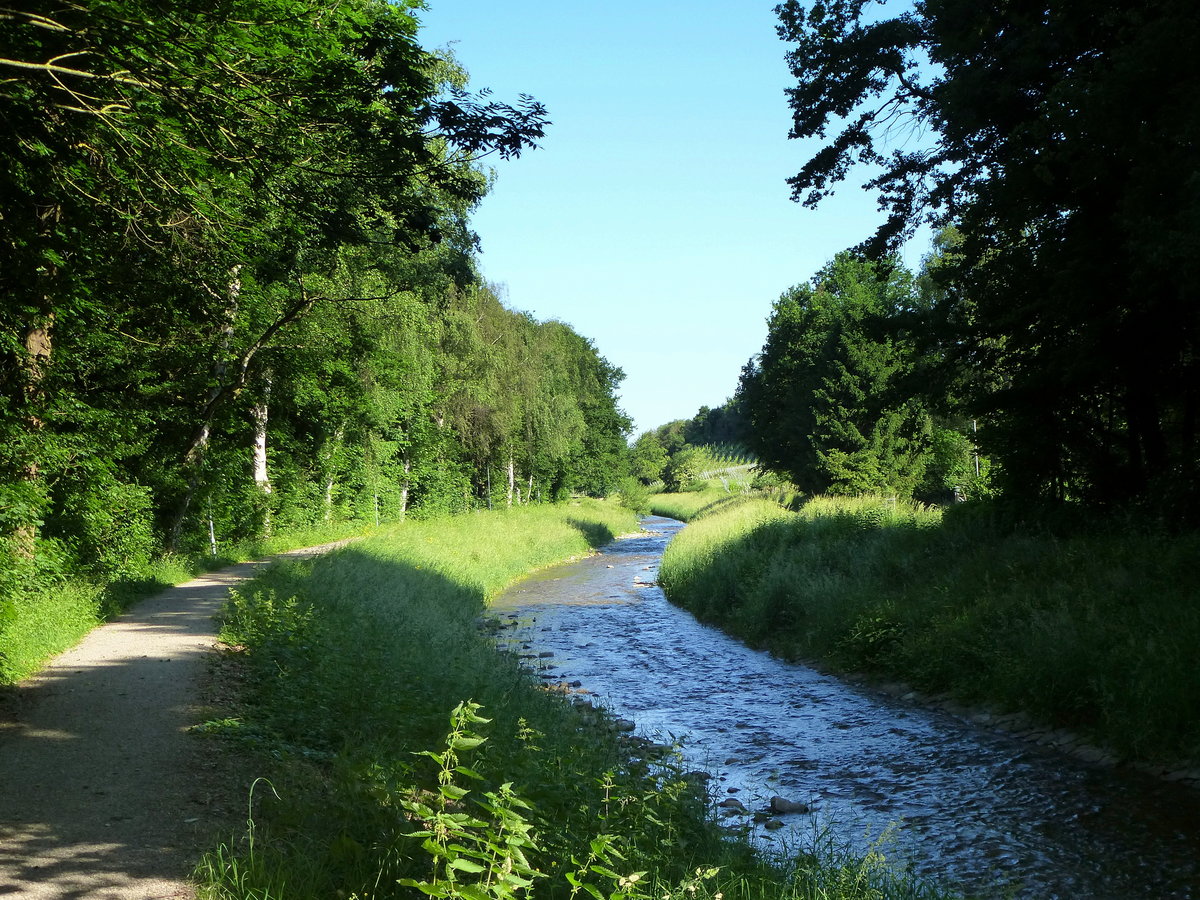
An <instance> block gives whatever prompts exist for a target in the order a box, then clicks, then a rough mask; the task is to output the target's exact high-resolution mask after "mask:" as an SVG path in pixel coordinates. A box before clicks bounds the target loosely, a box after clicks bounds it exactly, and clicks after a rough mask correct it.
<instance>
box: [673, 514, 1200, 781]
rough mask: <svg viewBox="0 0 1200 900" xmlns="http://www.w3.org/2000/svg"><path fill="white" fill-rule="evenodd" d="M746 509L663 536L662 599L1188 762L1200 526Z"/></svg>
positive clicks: (1194, 707)
mask: <svg viewBox="0 0 1200 900" xmlns="http://www.w3.org/2000/svg"><path fill="white" fill-rule="evenodd" d="M760 504H764V501H758V502H757V503H756V504H754V505H753V506H750V505H747V506H745V507H738V508H730V509H726V508H715V509H714V511H713V512H712V514H711V515H710V516H708V517H706V518H703V519H700V520H699V521H697V522H695V523H694V524H692V525H690V526H689V527H688V528H687V529H685V530H684V531H683V532H682V533H681V534H680V535H679V536H678V537H677V538H676V539H675V541H673V542H672V544H671V546H670V547H669V548H668V550H667V553H666V555H665V557H664V559H663V564H662V569H661V572H660V576H659V577H660V580H661V582H662V583H663V586H664V588H665V590H666V591H667V594H668V596H670V597H671V599H672V600H674V601H675V602H677V603H680V604H682V605H684V606H686V607H687V608H689V609H691V610H693V611H694V612H695V613H696V614H697V615H698V616H700V617H702V618H705V619H707V620H709V621H712V622H715V623H717V624H719V625H721V627H723V628H726V629H728V630H730V631H731V632H733V633H735V634H737V635H739V636H741V637H743V638H744V639H746V640H747V641H749V642H751V643H754V644H756V645H759V646H763V647H767V648H769V649H771V650H773V651H775V652H777V653H780V654H782V655H785V656H788V657H792V658H803V659H809V660H818V661H822V662H824V663H826V664H828V665H830V666H833V667H835V668H841V669H853V670H860V671H861V670H866V671H869V672H874V673H876V674H878V675H880V676H884V677H888V678H899V679H902V680H905V681H908V682H910V683H912V684H914V685H915V686H917V687H919V688H922V689H924V690H927V691H934V692H950V693H952V694H954V695H955V696H957V697H959V698H961V699H963V700H966V701H968V702H972V703H982V704H986V705H989V706H993V707H995V708H997V709H1000V710H1005V711H1018V710H1019V711H1023V712H1026V713H1030V714H1032V715H1033V716H1034V717H1035V718H1036V719H1040V720H1041V721H1043V722H1046V723H1048V724H1052V725H1055V726H1065V727H1069V728H1072V729H1075V730H1077V731H1079V732H1082V733H1084V734H1085V735H1088V736H1089V737H1091V738H1092V739H1094V740H1096V741H1098V742H1100V743H1103V744H1106V745H1108V746H1109V747H1111V748H1112V749H1114V750H1116V751H1117V752H1118V753H1120V754H1123V755H1126V756H1128V757H1131V758H1134V759H1162V760H1164V761H1189V762H1191V763H1196V762H1198V761H1200V667H1197V666H1196V665H1195V658H1196V657H1195V648H1196V647H1197V646H1200V590H1198V588H1197V582H1196V579H1195V576H1194V573H1193V571H1192V570H1193V567H1194V564H1195V560H1196V559H1200V535H1197V534H1186V535H1167V534H1159V533H1152V532H1136V531H1132V530H1117V529H1113V530H1093V531H1090V532H1087V531H1079V530H1074V531H1068V532H1066V533H1060V534H1055V533H1050V532H1045V531H1043V532H1037V531H1033V530H1031V529H1030V528H1029V527H1026V528H1025V529H1023V530H1015V531H1014V530H1012V529H1009V528H1005V527H1001V526H1000V525H998V524H997V523H996V522H994V521H993V520H991V519H990V518H989V517H988V516H987V515H981V514H979V512H978V511H973V510H972V509H970V508H958V509H954V510H951V511H950V512H948V513H947V514H946V515H945V516H943V515H942V514H941V513H939V512H938V511H937V510H934V509H928V508H925V507H922V506H920V505H915V504H909V503H904V502H902V501H901V502H895V501H886V500H871V499H840V498H839V499H832V498H818V499H814V500H811V501H809V502H808V503H806V504H805V505H804V506H803V507H801V508H800V510H799V512H796V513H789V512H784V511H782V510H780V509H777V510H775V511H771V510H770V509H769V508H768V507H767V506H766V505H760Z"/></svg>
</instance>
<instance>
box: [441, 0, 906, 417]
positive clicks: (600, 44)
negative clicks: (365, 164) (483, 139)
mask: <svg viewBox="0 0 1200 900" xmlns="http://www.w3.org/2000/svg"><path fill="white" fill-rule="evenodd" d="M427 2H428V6H429V8H428V9H427V10H425V11H424V12H422V13H420V14H419V18H420V19H421V20H422V22H423V25H424V28H423V37H422V43H423V44H424V46H426V47H429V48H436V47H443V46H446V45H450V46H451V47H452V49H453V51H454V53H455V54H456V55H457V56H458V58H459V60H460V62H462V63H463V65H464V66H465V67H466V68H467V70H468V71H469V72H470V74H471V86H472V88H482V87H489V88H491V89H493V91H494V93H495V96H496V98H497V99H515V98H516V95H517V94H518V93H527V94H532V95H533V96H534V97H536V98H537V99H538V100H539V101H541V102H542V103H544V104H545V105H546V106H547V107H548V110H549V115H550V118H551V120H552V121H553V123H554V124H553V125H551V126H550V128H549V129H548V130H547V134H546V138H545V140H544V142H543V144H542V149H540V150H537V151H534V152H531V153H527V154H526V155H525V156H523V157H522V158H521V159H519V160H516V161H512V162H500V163H498V164H497V165H496V172H497V181H496V185H495V188H494V189H493V191H492V193H491V194H490V195H489V196H488V198H487V199H485V200H484V201H483V204H482V205H481V206H480V208H479V210H478V212H477V213H476V216H475V219H474V226H475V230H476V231H477V232H478V234H479V236H480V239H481V241H482V245H483V255H482V258H481V263H482V268H483V274H484V276H485V277H486V278H487V279H488V280H489V281H491V282H494V283H497V284H500V285H503V286H505V287H506V291H507V292H506V295H505V300H506V303H507V305H508V306H510V307H511V308H514V309H520V310H525V311H528V312H530V313H532V314H533V315H535V316H536V317H537V318H539V319H551V318H553V319H560V320H562V321H564V322H567V323H569V324H570V325H571V326H572V327H573V328H574V329H575V330H576V331H578V332H579V333H580V334H583V335H585V336H587V337H589V338H591V339H592V340H593V341H594V342H595V343H596V346H597V347H598V348H599V351H600V353H601V354H602V355H603V356H605V357H606V358H607V359H608V360H609V361H610V362H612V363H613V364H615V365H618V366H620V367H621V368H622V369H623V370H624V371H625V375H626V378H625V381H624V383H623V384H622V386H621V390H620V404H621V407H622V408H623V409H624V410H625V411H626V412H627V413H628V414H629V415H630V416H632V417H633V419H634V428H635V431H634V434H635V435H636V434H637V433H639V432H641V431H644V430H646V429H649V428H654V427H656V426H658V425H661V424H663V423H664V422H668V421H671V420H672V419H681V418H690V417H691V416H692V415H694V414H695V413H696V411H697V410H698V409H699V408H700V407H701V406H702V405H708V406H718V405H720V404H721V403H723V402H724V401H725V399H726V398H727V397H729V396H731V395H732V394H733V392H734V389H735V388H736V386H737V380H738V373H739V371H740V370H741V367H742V365H743V364H744V363H745V362H746V360H747V359H749V358H750V356H752V355H753V354H755V353H757V352H758V351H759V350H760V349H761V347H762V344H763V341H764V339H765V337H766V318H767V316H768V315H769V313H770V311H771V304H772V303H773V302H774V301H775V299H776V298H778V296H779V295H780V294H781V293H782V292H783V291H784V290H786V289H787V288H788V287H789V286H791V285H793V284H798V283H800V282H804V281H807V280H808V279H809V278H810V277H812V275H813V274H815V272H816V271H817V270H818V269H819V268H820V267H821V266H822V265H824V264H825V263H826V262H827V261H828V260H829V259H830V258H832V256H833V255H834V254H835V253H837V252H838V251H839V250H843V249H846V248H847V247H850V246H853V245H854V244H856V243H858V242H859V241H860V240H862V239H863V238H865V237H867V236H869V235H870V234H871V232H872V231H873V230H874V228H875V226H876V225H877V224H878V222H879V220H880V218H881V216H880V214H879V213H878V212H877V211H876V210H875V204H874V201H873V199H872V198H870V197H868V196H867V195H866V194H864V193H863V192H862V191H861V190H858V189H857V188H856V187H852V186H849V185H847V186H845V187H843V188H842V190H841V191H839V194H838V195H837V196H836V197H834V198H831V199H830V200H828V201H826V204H825V205H823V206H822V207H821V208H819V209H818V210H816V211H811V210H807V209H805V208H804V207H803V206H801V205H800V204H798V203H793V202H792V201H791V200H790V199H789V189H788V186H787V184H786V183H785V181H786V179H787V178H788V177H789V176H791V175H793V174H795V173H796V172H797V171H798V170H799V169H800V167H801V166H802V165H803V163H804V161H805V160H806V158H807V154H808V153H809V152H810V151H811V150H812V149H813V147H812V145H805V144H803V143H801V142H799V141H791V140H788V139H787V133H788V129H789V126H790V115H789V110H788V107H787V102H786V99H785V97H784V93H783V91H784V88H785V87H786V86H787V85H788V83H789V75H788V71H787V67H786V65H785V63H784V53H785V52H786V50H787V45H786V44H784V43H783V42H782V41H780V40H779V38H778V37H777V35H776V34H775V24H776V19H775V16H774V13H773V12H772V9H773V7H774V5H775V2H774V0H766V2H761V0H732V2H730V0H724V2H714V0H687V2H683V0H643V2H641V3H639V4H623V5H614V4H611V3H597V2H581V0H557V2H553V0H506V2H503V3H501V2H497V0H427ZM927 243H928V239H927V238H926V239H925V240H924V243H923V244H921V245H920V246H915V245H914V247H913V248H912V250H911V251H910V252H909V253H908V254H906V256H907V257H908V258H909V262H910V264H916V262H917V261H918V260H919V257H920V255H921V254H922V253H923V252H924V251H925V249H926V247H927Z"/></svg>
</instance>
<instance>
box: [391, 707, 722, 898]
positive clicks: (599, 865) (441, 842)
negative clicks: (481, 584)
mask: <svg viewBox="0 0 1200 900" xmlns="http://www.w3.org/2000/svg"><path fill="white" fill-rule="evenodd" d="M481 709H482V707H481V706H480V705H479V704H478V703H474V702H472V701H465V702H463V703H460V704H459V705H458V706H457V707H455V709H454V711H453V712H452V713H451V714H450V732H449V734H447V735H446V741H445V749H443V750H441V751H440V752H436V753H435V752H433V751H423V752H421V753H420V754H418V755H420V756H425V757H428V758H429V759H431V760H433V761H434V763H436V764H437V767H438V772H437V782H438V789H437V792H436V793H434V792H430V791H426V792H417V793H414V796H413V797H412V798H411V799H409V800H405V801H403V807H404V809H405V810H406V811H407V812H408V813H410V814H411V815H412V816H413V817H414V818H417V819H419V820H420V821H421V822H422V823H423V824H424V827H423V828H422V829H420V830H418V831H415V832H412V833H411V834H410V837H413V838H419V839H422V845H421V846H422V847H423V848H424V850H425V852H426V853H428V854H429V856H430V857H431V859H432V862H433V866H432V872H431V873H430V876H429V878H428V879H427V880H423V881H418V880H415V879H411V878H405V879H401V880H400V882H399V883H400V884H402V885H404V886H406V887H412V888H416V889H417V890H419V891H421V893H423V894H425V895H426V896H429V897H438V898H463V900H516V898H520V897H528V896H531V895H532V893H533V887H534V884H535V881H536V880H537V879H540V878H545V877H547V876H546V874H545V873H544V872H540V871H538V870H537V869H536V868H535V867H534V864H533V863H532V862H531V861H530V854H533V853H536V852H538V851H539V850H540V849H541V848H540V847H539V845H538V840H537V836H536V835H535V834H534V825H533V823H532V821H531V818H532V817H533V816H534V815H535V811H534V809H533V807H532V806H531V805H530V804H529V803H527V802H525V801H524V800H522V799H521V798H520V797H519V796H517V794H516V793H515V792H514V791H513V787H512V783H511V782H506V783H505V784H502V785H501V786H500V788H499V789H497V790H495V791H486V792H484V793H482V794H481V795H480V796H479V797H471V796H470V795H471V794H472V791H471V790H470V789H469V788H467V787H465V786H464V785H465V784H468V783H470V782H480V781H482V780H483V776H482V775H480V774H479V773H478V772H477V771H475V770H474V769H472V768H470V767H469V766H466V765H463V764H462V762H461V759H460V756H459V754H460V753H462V752H464V751H470V750H474V749H476V748H478V747H479V746H480V745H482V744H483V743H484V742H485V741H486V740H487V738H485V737H484V736H482V735H481V734H479V733H478V732H476V731H475V730H474V729H475V727H476V726H480V725H486V724H487V723H489V722H490V721H491V720H490V719H486V718H484V717H482V716H481V715H480V714H479V712H480V710H481ZM468 803H469V804H471V806H468ZM618 843H619V839H618V838H617V837H616V836H615V835H612V834H597V835H596V836H595V837H593V838H592V839H591V840H590V841H589V842H588V852H587V854H586V855H585V856H583V857H582V858H580V857H577V856H575V855H572V856H571V866H570V867H569V868H566V870H565V877H566V879H567V882H568V883H569V884H570V885H571V891H570V895H569V896H570V897H571V898H575V897H576V896H578V895H580V894H586V895H588V896H590V897H592V898H594V900H649V897H650V894H649V893H647V892H646V890H645V888H647V887H648V882H647V878H646V876H647V873H646V872H631V873H628V874H622V873H621V872H620V871H618V870H617V869H616V868H614V867H615V866H618V865H620V864H621V863H622V862H624V860H625V857H624V856H623V855H622V853H621V852H620V850H619V849H618V847H617V845H618ZM712 874H715V870H713V871H712ZM704 877H705V878H708V877H711V875H709V874H707V873H706V874H705V876H704ZM597 881H599V882H600V883H597ZM602 885H605V886H602ZM605 887H607V890H606V889H605Z"/></svg>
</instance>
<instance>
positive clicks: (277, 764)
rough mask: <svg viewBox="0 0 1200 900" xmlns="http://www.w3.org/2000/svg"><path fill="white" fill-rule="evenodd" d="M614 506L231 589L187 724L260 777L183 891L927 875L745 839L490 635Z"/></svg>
mask: <svg viewBox="0 0 1200 900" xmlns="http://www.w3.org/2000/svg"><path fill="white" fill-rule="evenodd" d="M632 526H633V521H632V518H631V516H630V514H629V513H627V512H626V511H623V510H618V509H617V508H615V507H613V506H610V505H608V504H601V503H598V502H587V503H584V504H578V505H572V506H560V507H537V508H530V509H520V510H513V511H508V512H497V513H478V514H472V515H468V516H463V517H461V518H457V519H449V520H442V521H436V522H428V523H419V524H413V525H409V526H405V527H403V528H399V529H395V530H393V531H391V532H389V533H386V534H382V535H379V536H376V537H373V538H371V539H369V540H367V541H363V542H359V543H356V544H354V545H352V546H350V547H347V548H345V549H343V550H340V551H338V552H336V553H334V554H332V555H330V556H328V557H326V558H322V559H319V560H315V561H311V562H304V563H292V564H287V565H285V566H281V567H276V568H275V569H274V570H272V571H271V572H270V573H269V574H268V575H267V576H266V577H264V578H263V579H261V580H259V581H257V582H255V583H254V584H253V585H251V586H250V587H248V588H246V589H244V590H242V591H240V592H239V593H238V594H237V595H236V596H235V598H234V600H233V601H232V602H231V604H230V607H229V610H228V614H227V621H226V625H225V633H226V637H227V639H228V640H229V641H230V642H231V643H232V644H234V645H236V647H237V648H238V652H237V653H235V654H232V658H233V659H236V660H237V667H238V670H239V672H240V678H239V679H238V683H239V684H240V685H241V687H240V689H239V691H238V697H239V699H238V701H237V705H236V708H233V709H230V710H225V711H223V712H222V713H221V714H220V717H219V718H216V719H214V720H213V721H212V722H210V723H208V725H207V726H206V728H205V730H207V731H210V732H212V733H214V734H217V735H223V736H224V737H226V738H228V739H231V740H235V741H238V742H240V743H241V744H242V746H244V747H245V748H246V749H247V750H248V751H249V752H250V754H251V757H250V758H251V760H252V761H253V765H254V767H255V768H256V769H257V774H259V775H261V776H263V777H265V778H267V779H269V782H270V784H269V786H268V785H266V784H262V783H260V784H259V786H258V789H257V790H256V792H255V814H254V826H253V829H252V832H251V834H249V835H244V836H241V837H240V838H238V839H237V840H235V841H233V842H232V843H231V844H229V845H225V846H222V847H221V848H220V849H219V850H215V851H214V852H213V853H212V854H210V856H209V857H208V858H207V860H206V861H205V863H204V864H203V865H202V867H201V869H200V877H201V878H202V880H203V883H204V888H203V891H204V893H205V895H206V896H208V897H210V898H212V897H220V898H251V897H253V898H260V900H261V898H284V897H286V898H289V900H293V898H295V900H303V898H310V897H311V898H329V897H349V896H359V897H373V898H390V897H413V896H420V895H421V892H423V893H425V894H429V895H431V896H437V897H465V898H472V900H478V898H492V897H494V898H501V897H519V896H537V897H547V898H573V897H576V896H578V897H583V896H590V897H595V898H597V900H636V898H650V897H654V898H655V900H660V898H670V897H680V898H701V900H703V898H712V897H716V896H718V895H722V894H723V895H724V897H725V898H728V900H734V898H746V900H749V898H752V897H753V898H771V897H780V898H817V897H822V898H844V900H848V898H852V897H854V898H858V897H862V898H866V897H896V898H904V897H922V896H928V897H932V896H934V895H933V894H932V893H930V892H923V890H922V889H920V888H918V887H914V886H907V885H906V884H905V882H904V879H903V878H902V877H900V876H897V875H895V874H894V873H893V872H892V871H891V870H890V869H889V868H888V866H887V865H886V864H885V863H884V862H882V861H881V860H880V859H879V858H877V857H875V856H872V857H869V858H867V859H859V858H852V857H843V858H841V859H836V860H834V859H829V858H827V859H826V860H825V864H824V865H818V864H817V863H816V861H815V859H814V858H813V857H812V856H808V855H802V856H799V857H797V858H796V859H793V860H790V861H788V863H787V864H786V865H780V864H778V863H774V862H768V861H766V860H763V859H762V858H760V857H758V856H756V855H755V854H753V853H752V852H751V851H750V850H749V848H748V847H747V846H746V845H745V844H744V843H741V842H738V841H733V840H729V839H727V838H726V837H725V833H724V832H723V831H722V829H719V828H718V827H716V825H715V824H714V823H713V821H712V819H710V818H709V816H708V808H707V803H706V798H705V797H704V794H703V791H702V790H701V789H699V788H698V784H700V783H701V782H700V781H699V780H698V779H696V778H695V777H692V776H689V775H688V774H687V773H684V772H683V771H681V769H680V768H679V766H678V765H676V764H674V763H673V762H672V761H671V757H670V756H669V755H668V756H665V757H664V756H662V755H661V751H660V750H657V749H655V748H647V747H645V746H644V745H639V744H638V743H636V742H630V741H624V742H622V741H621V740H619V739H618V736H617V734H616V732H615V731H614V729H613V728H612V727H610V725H609V724H608V720H607V719H606V718H605V717H603V716H600V715H597V714H595V713H592V712H588V711H585V710H581V709H578V708H576V707H574V706H573V705H572V704H570V703H568V702H566V701H565V699H564V698H563V696H562V695H561V694H557V693H554V692H551V691H548V690H546V689H545V688H543V687H542V686H541V684H540V683H539V682H538V680H537V679H535V678H533V677H532V676H531V675H530V674H529V673H528V672H527V671H526V670H524V669H522V667H521V666H520V665H519V664H518V660H517V659H515V658H514V657H512V656H509V655H504V654H500V653H498V652H497V651H496V650H495V648H494V645H493V643H492V640H491V638H490V636H489V630H488V629H487V628H483V627H481V625H480V620H479V616H480V613H481V612H482V611H483V610H484V608H485V603H486V601H487V598H488V597H490V596H492V595H493V594H495V593H496V592H497V591H499V590H500V589H501V588H502V587H504V586H506V585H508V584H509V583H511V582H512V581H513V580H514V579H516V578H517V577H519V576H520V575H521V574H522V573H524V572H526V571H528V570H530V569H533V568H536V567H539V566H543V565H546V564H548V563H551V562H553V561H556V560H560V559H563V558H565V557H569V556H572V555H575V554H578V553H581V552H585V551H586V550H588V549H589V548H590V547H592V546H596V545H597V544H599V543H603V542H604V541H606V540H608V539H610V538H611V537H612V536H613V535H614V534H616V533H619V532H624V531H628V530H631V528H632ZM464 701H471V703H470V704H468V705H463V704H464ZM476 704H477V705H476ZM451 710H456V712H455V714H454V715H453V717H452V720H451V721H448V716H449V715H450V713H451ZM483 719H486V720H488V721H482V720H483ZM466 791H469V792H470V793H465V792H466Z"/></svg>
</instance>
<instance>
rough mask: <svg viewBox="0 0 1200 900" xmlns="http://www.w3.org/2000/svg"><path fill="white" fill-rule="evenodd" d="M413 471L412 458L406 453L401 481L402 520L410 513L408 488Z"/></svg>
mask: <svg viewBox="0 0 1200 900" xmlns="http://www.w3.org/2000/svg"><path fill="white" fill-rule="evenodd" d="M411 472H412V460H411V459H410V458H409V457H408V456H407V455H405V457H404V480H403V481H401V482H400V521H401V522H403V521H404V517H405V515H406V514H407V513H408V489H409V487H410V486H411V484H412V482H411V481H410V479H409V477H408V476H409V474H410V473H411Z"/></svg>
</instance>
